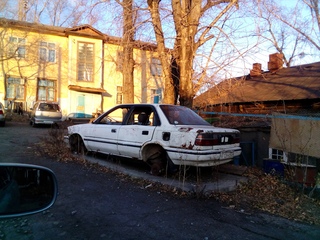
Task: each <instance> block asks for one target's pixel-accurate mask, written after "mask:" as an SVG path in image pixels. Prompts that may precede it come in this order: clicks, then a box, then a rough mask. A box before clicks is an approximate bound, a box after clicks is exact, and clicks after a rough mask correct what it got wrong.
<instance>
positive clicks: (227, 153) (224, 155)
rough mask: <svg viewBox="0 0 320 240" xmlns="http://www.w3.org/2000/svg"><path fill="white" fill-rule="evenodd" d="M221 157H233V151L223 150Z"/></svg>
mask: <svg viewBox="0 0 320 240" xmlns="http://www.w3.org/2000/svg"><path fill="white" fill-rule="evenodd" d="M220 157H221V158H222V159H227V158H233V151H225V152H221V154H220Z"/></svg>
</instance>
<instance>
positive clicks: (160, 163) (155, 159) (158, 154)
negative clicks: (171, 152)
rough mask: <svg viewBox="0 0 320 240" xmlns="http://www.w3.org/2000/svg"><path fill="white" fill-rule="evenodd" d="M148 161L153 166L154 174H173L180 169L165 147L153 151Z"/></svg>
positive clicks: (152, 171) (152, 172)
mask: <svg viewBox="0 0 320 240" xmlns="http://www.w3.org/2000/svg"><path fill="white" fill-rule="evenodd" d="M147 163H148V164H149V165H150V167H151V171H150V172H151V174H152V175H157V176H158V175H162V174H172V173H175V172H176V171H177V170H178V166H176V165H175V164H173V162H172V161H171V159H170V158H169V156H168V154H167V153H166V151H165V150H164V149H159V150H158V151H153V154H152V155H150V156H149V157H148V160H147Z"/></svg>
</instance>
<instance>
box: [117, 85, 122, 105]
mask: <svg viewBox="0 0 320 240" xmlns="http://www.w3.org/2000/svg"><path fill="white" fill-rule="evenodd" d="M121 103H122V86H117V104H121Z"/></svg>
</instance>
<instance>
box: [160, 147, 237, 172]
mask: <svg viewBox="0 0 320 240" xmlns="http://www.w3.org/2000/svg"><path fill="white" fill-rule="evenodd" d="M166 151H167V153H168V155H169V157H170V159H171V161H172V162H173V163H174V164H176V165H187V166H196V167H210V166H217V165H221V164H225V163H227V162H230V161H232V160H233V158H234V157H237V156H239V155H240V154H241V148H240V147H233V148H230V149H226V150H209V151H197V150H189V149H172V148H170V149H166Z"/></svg>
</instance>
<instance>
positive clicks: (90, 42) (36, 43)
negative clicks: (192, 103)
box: [0, 18, 163, 116]
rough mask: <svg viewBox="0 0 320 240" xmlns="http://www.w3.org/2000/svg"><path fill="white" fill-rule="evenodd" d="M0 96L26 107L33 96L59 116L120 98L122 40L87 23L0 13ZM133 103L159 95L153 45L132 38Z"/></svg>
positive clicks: (101, 107) (97, 107)
mask: <svg viewBox="0 0 320 240" xmlns="http://www.w3.org/2000/svg"><path fill="white" fill-rule="evenodd" d="M0 29H1V31H0V37H1V42H0V52H1V55H0V56H1V62H0V63H1V72H0V83H1V84H0V101H1V102H3V103H4V105H5V106H6V107H8V108H9V109H10V108H11V109H13V110H15V109H16V108H17V107H18V106H20V107H22V109H23V110H24V111H29V109H30V108H31V107H32V106H33V104H34V103H35V102H36V101H38V100H46V101H55V102H58V103H59V104H60V107H61V110H62V113H63V116H66V115H68V114H69V113H74V112H80V113H89V114H94V113H97V112H103V111H105V110H107V109H108V108H110V107H112V106H114V105H116V104H119V103H122V90H123V88H124V87H125V86H123V85H122V82H123V76H122V68H123V67H125V66H123V63H122V43H121V38H117V37H110V36H108V35H105V34H103V33H101V32H100V31H98V30H96V29H94V28H93V27H91V26H89V25H82V26H77V27H74V28H62V27H54V26H48V25H42V24H35V23H28V22H23V21H15V20H8V19H3V18H0ZM133 44H134V62H135V67H134V95H135V99H134V102H135V103H150V102H155V101H159V99H160V101H161V95H162V92H163V91H162V89H163V85H162V78H161V76H162V68H161V63H160V61H159V59H158V58H157V52H156V46H155V45H153V44H150V43H145V42H138V41H137V42H134V43H133Z"/></svg>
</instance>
